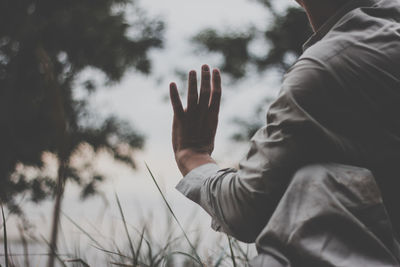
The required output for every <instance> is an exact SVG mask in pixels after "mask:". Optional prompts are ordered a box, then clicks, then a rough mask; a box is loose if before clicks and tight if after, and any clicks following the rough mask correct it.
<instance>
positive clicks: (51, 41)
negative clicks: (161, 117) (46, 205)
mask: <svg viewBox="0 0 400 267" xmlns="http://www.w3.org/2000/svg"><path fill="white" fill-rule="evenodd" d="M128 7H129V8H128ZM126 10H129V11H132V14H129V18H136V20H135V21H133V22H130V23H128V22H127V14H126V12H127V11H126ZM163 28H164V25H163V23H162V22H161V21H159V20H156V19H151V18H149V17H148V16H146V14H144V13H143V11H141V10H140V9H139V8H138V7H137V6H136V4H135V3H134V1H130V0H96V1H92V0H70V1H66V0H41V1H37V0H18V1H15V0H1V1H0V94H1V95H0V111H1V112H0V120H1V133H0V148H1V149H0V199H1V201H2V202H3V203H7V204H8V205H9V207H10V208H11V209H14V210H18V209H17V204H16V203H15V202H16V201H15V196H16V195H18V194H21V193H29V194H30V196H31V199H32V200H34V201H40V200H42V199H44V198H45V197H47V196H49V195H51V194H52V193H54V192H55V191H54V189H55V188H56V185H57V182H56V180H55V179H56V178H57V177H48V176H46V175H45V174H44V173H43V172H41V168H42V167H43V164H44V163H43V157H42V155H43V152H45V151H48V152H50V153H53V154H54V155H57V157H58V162H59V171H58V179H59V188H58V189H57V192H58V193H57V194H59V193H60V192H61V195H62V191H63V185H64V183H65V181H66V180H68V179H71V180H73V181H75V182H76V183H77V184H79V185H80V186H81V187H82V196H88V195H90V194H93V193H95V191H96V186H97V184H98V183H99V182H101V181H102V180H103V177H102V176H101V175H100V174H99V173H97V172H96V170H95V169H93V170H92V171H91V173H90V174H87V173H86V175H84V176H83V175H81V172H82V169H79V168H77V167H75V166H73V165H72V164H70V159H71V157H72V156H73V155H74V153H75V152H76V151H77V149H78V148H79V146H81V145H82V144H88V145H90V147H92V149H93V150H94V151H95V152H96V153H97V152H99V151H103V150H106V151H108V152H109V153H111V154H112V155H113V157H114V158H115V159H116V160H118V161H122V162H125V163H127V164H129V165H130V166H131V167H135V164H134V160H133V154H132V153H133V151H134V150H135V149H140V148H142V146H143V142H144V138H143V136H142V135H141V134H139V133H137V132H136V131H135V130H134V129H133V128H132V127H130V126H129V125H128V124H127V123H126V122H124V121H122V120H120V119H118V118H116V117H110V118H107V119H105V120H104V121H103V122H101V123H99V122H98V121H97V122H92V123H90V118H91V115H90V114H91V111H90V110H88V105H87V99H79V100H78V99H76V98H75V97H74V95H75V93H74V89H75V90H76V88H77V87H78V86H80V85H79V84H78V83H77V75H78V74H79V73H81V71H82V70H84V69H86V68H88V67H90V68H94V69H98V70H100V71H101V72H103V73H104V74H105V76H106V77H107V80H108V82H118V81H119V80H120V79H121V78H122V77H123V75H124V73H125V72H126V71H127V70H128V69H130V68H132V69H136V70H138V71H139V72H142V73H144V74H147V73H149V72H150V69H151V68H150V67H151V64H150V60H149V58H148V56H147V53H148V51H149V50H150V49H151V48H160V47H161V46H162V35H163ZM128 33H129V34H128ZM84 87H85V88H86V90H88V92H92V91H94V90H96V84H95V83H94V82H93V81H91V80H87V81H85V82H84ZM88 95H90V94H88ZM82 121H85V123H82ZM88 122H89V123H88ZM19 165H23V166H32V167H35V168H36V169H37V170H38V174H37V175H36V176H35V177H33V178H32V177H30V178H29V179H28V177H27V176H29V175H27V174H26V173H24V172H17V171H16V167H17V166H19ZM84 169H85V171H86V172H87V171H88V170H91V168H88V166H85V168H84ZM57 194H55V195H57Z"/></svg>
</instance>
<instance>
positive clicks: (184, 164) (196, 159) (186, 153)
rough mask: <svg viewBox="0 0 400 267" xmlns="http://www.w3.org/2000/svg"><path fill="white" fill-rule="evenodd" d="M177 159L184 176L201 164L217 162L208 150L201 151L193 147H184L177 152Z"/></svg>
mask: <svg viewBox="0 0 400 267" xmlns="http://www.w3.org/2000/svg"><path fill="white" fill-rule="evenodd" d="M175 160H176V163H177V164H178V168H179V170H180V171H181V173H182V175H183V176H185V175H186V174H188V173H189V172H190V171H191V170H193V169H195V168H197V167H199V166H201V165H204V164H207V163H214V164H215V163H216V162H215V160H214V159H213V158H212V157H211V156H210V155H209V154H208V153H207V152H200V151H196V150H193V149H183V150H180V151H178V152H176V153H175Z"/></svg>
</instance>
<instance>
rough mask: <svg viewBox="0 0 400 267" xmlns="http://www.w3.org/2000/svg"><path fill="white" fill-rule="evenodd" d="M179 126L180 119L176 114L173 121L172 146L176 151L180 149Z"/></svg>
mask: <svg viewBox="0 0 400 267" xmlns="http://www.w3.org/2000/svg"><path fill="white" fill-rule="evenodd" d="M179 127H180V123H178V119H177V118H176V116H174V119H173V122H172V148H173V149H174V152H176V151H177V150H178V140H179V130H180V129H179Z"/></svg>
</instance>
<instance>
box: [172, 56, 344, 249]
mask: <svg viewBox="0 0 400 267" xmlns="http://www.w3.org/2000/svg"><path fill="white" fill-rule="evenodd" d="M330 83H331V80H330V77H328V76H327V74H326V71H325V69H324V68H323V66H321V65H319V64H316V63H314V62H312V61H311V60H302V61H299V62H298V63H296V64H295V65H294V67H292V69H291V70H289V72H288V73H287V74H286V75H285V78H284V81H283V84H282V89H281V91H280V94H279V96H278V98H277V99H276V101H275V102H274V103H273V104H272V105H271V106H270V108H269V110H268V112H267V124H266V126H264V127H263V128H261V129H259V130H258V131H257V133H256V134H255V135H254V136H253V138H252V139H251V144H250V149H249V151H248V153H247V155H246V157H245V158H244V159H243V160H242V161H241V162H240V164H239V169H238V170H236V169H222V170H220V169H219V168H218V166H217V165H215V164H206V165H203V166H200V167H198V168H196V169H194V170H192V171H191V172H190V173H189V174H188V175H187V176H186V177H185V178H184V179H183V180H182V181H181V183H179V185H178V187H177V188H178V190H180V191H181V192H182V193H183V194H184V195H186V196H187V197H188V198H190V199H191V200H193V201H195V202H196V203H198V204H199V205H201V207H202V208H203V209H205V210H206V211H207V212H208V213H209V214H210V215H211V217H212V219H213V222H212V227H213V228H214V229H215V230H220V231H224V232H226V233H228V234H229V235H232V236H234V237H235V238H237V239H239V240H241V241H243V242H248V243H252V242H254V241H255V239H256V237H257V236H258V234H259V233H260V232H261V230H262V229H263V228H264V227H265V225H266V224H267V222H268V220H269V218H270V217H271V216H272V214H273V212H274V210H275V208H276V206H277V205H278V203H279V201H280V199H281V197H282V195H283V194H284V192H285V190H286V188H287V186H288V184H289V182H290V179H291V177H292V174H293V173H294V172H295V171H296V170H297V169H298V168H300V167H301V166H303V165H305V164H307V163H312V162H315V161H325V160H329V159H330V158H329V157H332V155H336V154H338V153H337V150H340V149H341V148H343V144H342V142H341V140H340V139H339V138H337V137H336V136H335V135H334V134H333V133H331V132H330V131H329V130H328V129H326V128H324V126H323V125H321V124H320V123H319V122H318V121H317V120H316V116H314V114H310V113H309V112H312V113H316V114H318V112H319V108H320V109H323V108H324V103H323V101H325V100H324V99H323V97H322V96H323V91H324V90H325V89H327V88H326V87H327V84H330ZM321 97H322V98H321ZM315 101H317V103H319V104H318V105H317V107H315V105H314V106H312V107H310V108H309V105H308V103H314V102H315ZM328 155H329V156H328Z"/></svg>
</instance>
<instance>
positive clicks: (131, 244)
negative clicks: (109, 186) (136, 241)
mask: <svg viewBox="0 0 400 267" xmlns="http://www.w3.org/2000/svg"><path fill="white" fill-rule="evenodd" d="M115 199H116V200H117V204H118V209H119V213H120V214H121V218H122V222H123V223H124V228H125V232H126V235H127V237H128V241H129V247H130V249H131V253H132V258H133V266H136V265H135V262H137V256H136V253H135V249H134V248H133V243H132V239H131V236H130V235H129V231H128V226H127V225H126V220H125V216H124V212H123V211H122V206H121V202H120V201H119V198H118V195H117V193H115Z"/></svg>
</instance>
